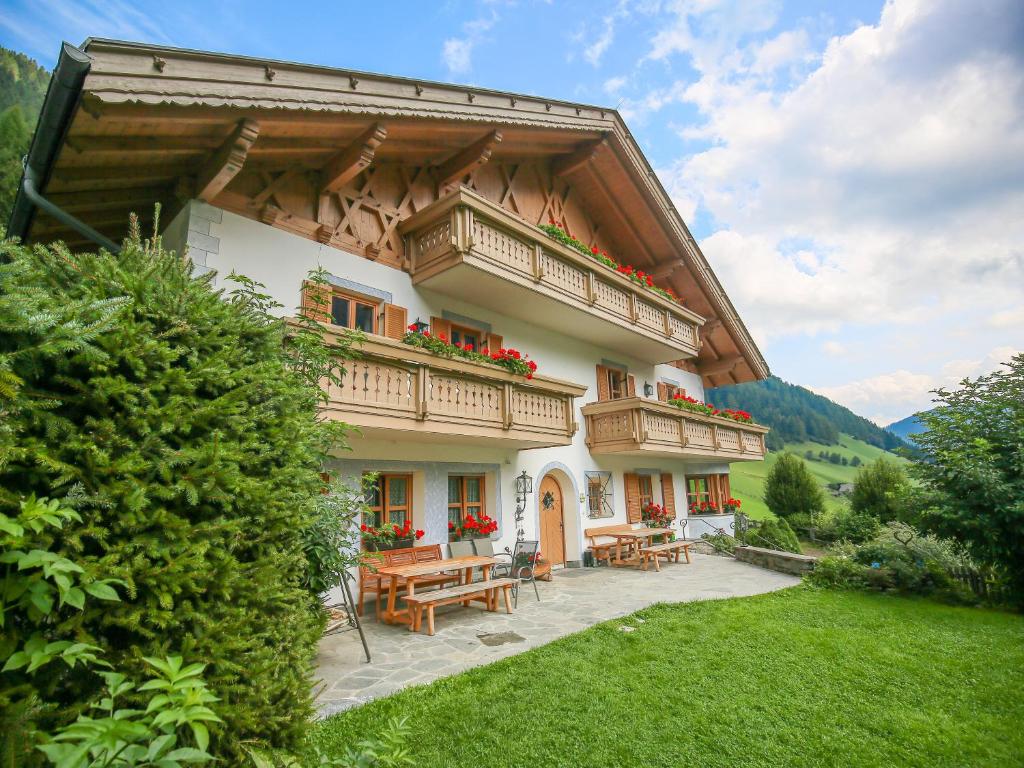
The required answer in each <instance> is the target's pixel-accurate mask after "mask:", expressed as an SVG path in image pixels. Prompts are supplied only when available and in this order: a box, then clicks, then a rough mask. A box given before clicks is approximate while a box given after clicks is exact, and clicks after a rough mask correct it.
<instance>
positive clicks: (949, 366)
mask: <svg viewBox="0 0 1024 768" xmlns="http://www.w3.org/2000/svg"><path fill="white" fill-rule="evenodd" d="M1015 353H1017V350H1015V349H1014V348H1013V347H997V348H995V349H993V350H991V351H990V352H989V353H988V354H987V355H985V356H984V357H982V358H980V359H974V360H953V361H950V362H949V363H946V365H944V366H943V367H942V369H941V372H940V373H938V374H930V373H922V372H911V371H908V370H903V369H901V370H897V371H892V372H890V373H883V374H880V375H877V376H871V377H868V378H864V379H860V380H858V381H852V382H849V383H847V384H840V385H838V386H834V387H812V389H813V390H814V391H815V392H817V393H818V394H821V395H824V396H825V397H827V398H829V399H831V400H835V401H836V402H837V403H840V404H841V405H845V406H846V407H847V408H849V409H850V410H852V411H853V412H854V413H861V414H872V415H871V416H870V417H869V418H871V420H872V421H874V422H875V423H877V424H879V425H881V426H885V425H887V424H891V423H892V422H894V421H899V420H900V419H902V418H905V417H907V416H910V415H911V414H914V413H917V412H918V411H923V410H927V409H929V408H931V407H932V395H931V394H930V393H931V391H932V390H934V389H939V388H940V387H945V388H952V387H956V385H957V384H958V383H959V382H960V381H962V380H963V379H965V378H976V377H977V376H981V375H983V374H987V373H992V372H993V371H995V370H998V369H999V368H1001V367H1002V364H1003V363H1005V362H1007V361H1008V360H1009V359H1010V358H1011V357H1013V355H1014V354H1015Z"/></svg>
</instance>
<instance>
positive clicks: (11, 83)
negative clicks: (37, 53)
mask: <svg viewBox="0 0 1024 768" xmlns="http://www.w3.org/2000/svg"><path fill="white" fill-rule="evenodd" d="M49 81H50V73H49V72H47V71H46V70H45V69H43V68H42V67H40V66H39V65H38V64H37V63H36V62H35V61H33V60H32V59H30V58H28V57H27V56H25V55H24V54H21V53H15V52H14V51H9V50H7V49H6V48H0V227H2V226H6V224H7V219H8V217H9V216H10V214H11V207H12V206H13V204H14V196H15V193H16V191H17V188H18V182H19V181H20V179H21V158H22V157H23V156H24V155H25V153H26V152H28V145H29V141H30V140H31V138H32V131H33V130H34V129H35V125H36V119H37V117H38V116H39V109H40V107H42V105H43V97H44V96H45V95H46V86H47V83H49Z"/></svg>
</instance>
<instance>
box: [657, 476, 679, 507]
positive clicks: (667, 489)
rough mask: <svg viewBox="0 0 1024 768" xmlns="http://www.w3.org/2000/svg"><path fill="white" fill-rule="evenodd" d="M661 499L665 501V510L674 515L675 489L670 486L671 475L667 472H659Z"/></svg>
mask: <svg viewBox="0 0 1024 768" xmlns="http://www.w3.org/2000/svg"><path fill="white" fill-rule="evenodd" d="M661 499H662V501H664V502H665V505H664V506H665V511H666V512H668V513H669V514H670V515H672V517H675V516H676V490H675V488H673V487H672V475H671V473H669V472H662V473H661Z"/></svg>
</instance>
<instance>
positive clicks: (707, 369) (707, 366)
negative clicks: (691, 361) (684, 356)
mask: <svg viewBox="0 0 1024 768" xmlns="http://www.w3.org/2000/svg"><path fill="white" fill-rule="evenodd" d="M741 362H743V357H742V355H729V356H728V357H720V358H719V359H718V360H711V361H709V362H706V363H705V362H701V361H698V362H697V373H699V374H700V375H701V376H717V375H719V374H722V373H729V372H730V371H732V369H733V368H735V367H736V366H737V365H739V364H740V363H741Z"/></svg>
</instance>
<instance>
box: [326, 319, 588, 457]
mask: <svg viewBox="0 0 1024 768" xmlns="http://www.w3.org/2000/svg"><path fill="white" fill-rule="evenodd" d="M357 349H358V352H359V358H358V359H356V360H351V361H346V363H345V369H346V370H345V373H344V375H343V377H342V383H341V386H334V385H332V386H330V387H329V388H328V395H329V396H330V401H329V403H328V404H327V405H326V406H325V407H324V408H323V412H324V413H325V414H326V415H328V416H329V417H330V418H335V419H338V420H340V421H345V422H347V423H349V424H352V425H354V426H356V427H359V429H360V431H361V433H362V434H363V435H365V436H367V437H385V438H389V439H395V438H396V437H398V438H401V439H412V440H422V441H428V442H467V443H494V444H500V445H502V446H507V447H513V448H541V447H547V446H555V445H569V444H570V443H571V442H572V437H573V435H574V434H575V433H576V430H577V428H578V425H577V424H576V422H575V418H574V413H575V410H574V408H573V398H575V397H579V396H580V395H582V394H583V393H584V392H586V390H587V388H586V387H585V386H581V385H578V384H573V383H571V382H567V381H561V380H559V379H552V378H548V377H545V376H536V375H535V376H534V378H533V379H531V380H526V379H524V378H523V377H522V376H517V375H515V374H512V373H509V372H507V371H505V370H503V369H501V368H499V367H497V366H493V365H489V364H486V363H476V362H471V361H468V360H461V359H448V358H445V357H439V356H437V355H432V354H430V353H428V352H424V351H423V350H420V349H417V348H415V347H410V346H408V345H406V344H402V343H401V342H398V341H393V340H392V339H387V338H383V337H381V336H368V337H367V340H366V341H365V342H364V343H363V344H362V345H361V346H359V347H357Z"/></svg>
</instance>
